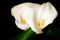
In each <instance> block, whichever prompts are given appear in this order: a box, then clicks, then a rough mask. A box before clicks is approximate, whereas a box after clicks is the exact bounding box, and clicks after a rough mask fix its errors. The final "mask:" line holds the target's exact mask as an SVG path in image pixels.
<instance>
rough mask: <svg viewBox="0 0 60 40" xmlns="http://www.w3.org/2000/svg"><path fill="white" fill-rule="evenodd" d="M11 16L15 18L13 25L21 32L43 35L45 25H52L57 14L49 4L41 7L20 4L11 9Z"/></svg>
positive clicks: (31, 4) (32, 4) (33, 4)
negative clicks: (27, 31) (28, 30)
mask: <svg viewBox="0 0 60 40" xmlns="http://www.w3.org/2000/svg"><path fill="white" fill-rule="evenodd" d="M11 13H12V16H14V17H15V23H16V25H17V27H18V28H20V29H22V30H27V29H28V28H30V27H31V29H32V30H33V31H34V32H36V33H37V34H38V33H43V32H42V29H44V28H45V27H46V26H47V25H49V24H51V23H53V21H54V19H55V18H56V17H57V15H58V13H57V11H56V9H55V8H54V6H53V5H52V4H51V3H50V2H47V3H44V4H42V5H39V4H35V3H22V4H19V5H16V6H14V7H13V8H12V9H11Z"/></svg>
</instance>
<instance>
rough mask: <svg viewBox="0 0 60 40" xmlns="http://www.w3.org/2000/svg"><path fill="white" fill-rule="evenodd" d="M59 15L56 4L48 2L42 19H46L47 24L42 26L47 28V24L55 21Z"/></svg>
mask: <svg viewBox="0 0 60 40" xmlns="http://www.w3.org/2000/svg"><path fill="white" fill-rule="evenodd" d="M57 15H58V13H57V11H56V9H55V8H54V6H53V5H52V4H51V3H49V2H47V3H46V8H45V11H44V14H43V16H42V19H43V18H44V19H45V25H44V27H42V28H45V27H46V26H47V25H49V24H51V23H52V22H53V21H54V19H55V18H56V17H57Z"/></svg>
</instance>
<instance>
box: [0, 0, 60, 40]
mask: <svg viewBox="0 0 60 40" xmlns="http://www.w3.org/2000/svg"><path fill="white" fill-rule="evenodd" d="M24 2H33V3H39V4H42V3H44V2H51V3H52V4H53V5H54V6H55V8H56V10H57V11H58V14H59V15H58V17H57V18H56V20H55V21H54V23H53V24H52V27H50V28H49V27H47V28H45V29H44V30H43V31H44V33H43V34H40V35H35V36H34V37H33V38H28V39H27V40H35V39H36V40H59V39H60V38H59V37H60V25H59V23H60V21H59V20H60V19H59V18H60V2H59V1H58V0H0V23H1V24H0V29H1V31H0V33H1V35H2V36H1V37H0V38H1V40H3V39H4V40H11V39H12V38H13V37H15V36H16V35H17V34H19V33H21V32H22V30H20V29H18V28H17V27H16V25H15V19H14V17H12V16H11V8H12V7H13V6H14V5H17V4H20V3H24ZM48 28H49V29H51V32H50V33H49V32H48V34H46V32H47V31H48V30H49V29H48Z"/></svg>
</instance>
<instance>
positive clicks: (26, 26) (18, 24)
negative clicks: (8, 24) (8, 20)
mask: <svg viewBox="0 0 60 40" xmlns="http://www.w3.org/2000/svg"><path fill="white" fill-rule="evenodd" d="M15 24H16V25H17V27H18V28H20V29H22V30H27V29H28V28H30V26H29V25H28V24H21V23H20V22H18V21H16V20H15Z"/></svg>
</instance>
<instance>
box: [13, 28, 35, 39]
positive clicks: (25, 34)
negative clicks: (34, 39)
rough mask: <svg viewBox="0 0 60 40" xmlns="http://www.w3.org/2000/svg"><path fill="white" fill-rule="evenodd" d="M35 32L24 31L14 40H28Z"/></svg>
mask: <svg viewBox="0 0 60 40" xmlns="http://www.w3.org/2000/svg"><path fill="white" fill-rule="evenodd" d="M33 33H34V32H33V31H32V30H31V28H29V29H28V30H26V31H23V32H22V33H21V34H19V35H18V36H16V37H15V38H14V39H13V40H26V39H27V38H29V37H30V36H31V35H32V34H33Z"/></svg>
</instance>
